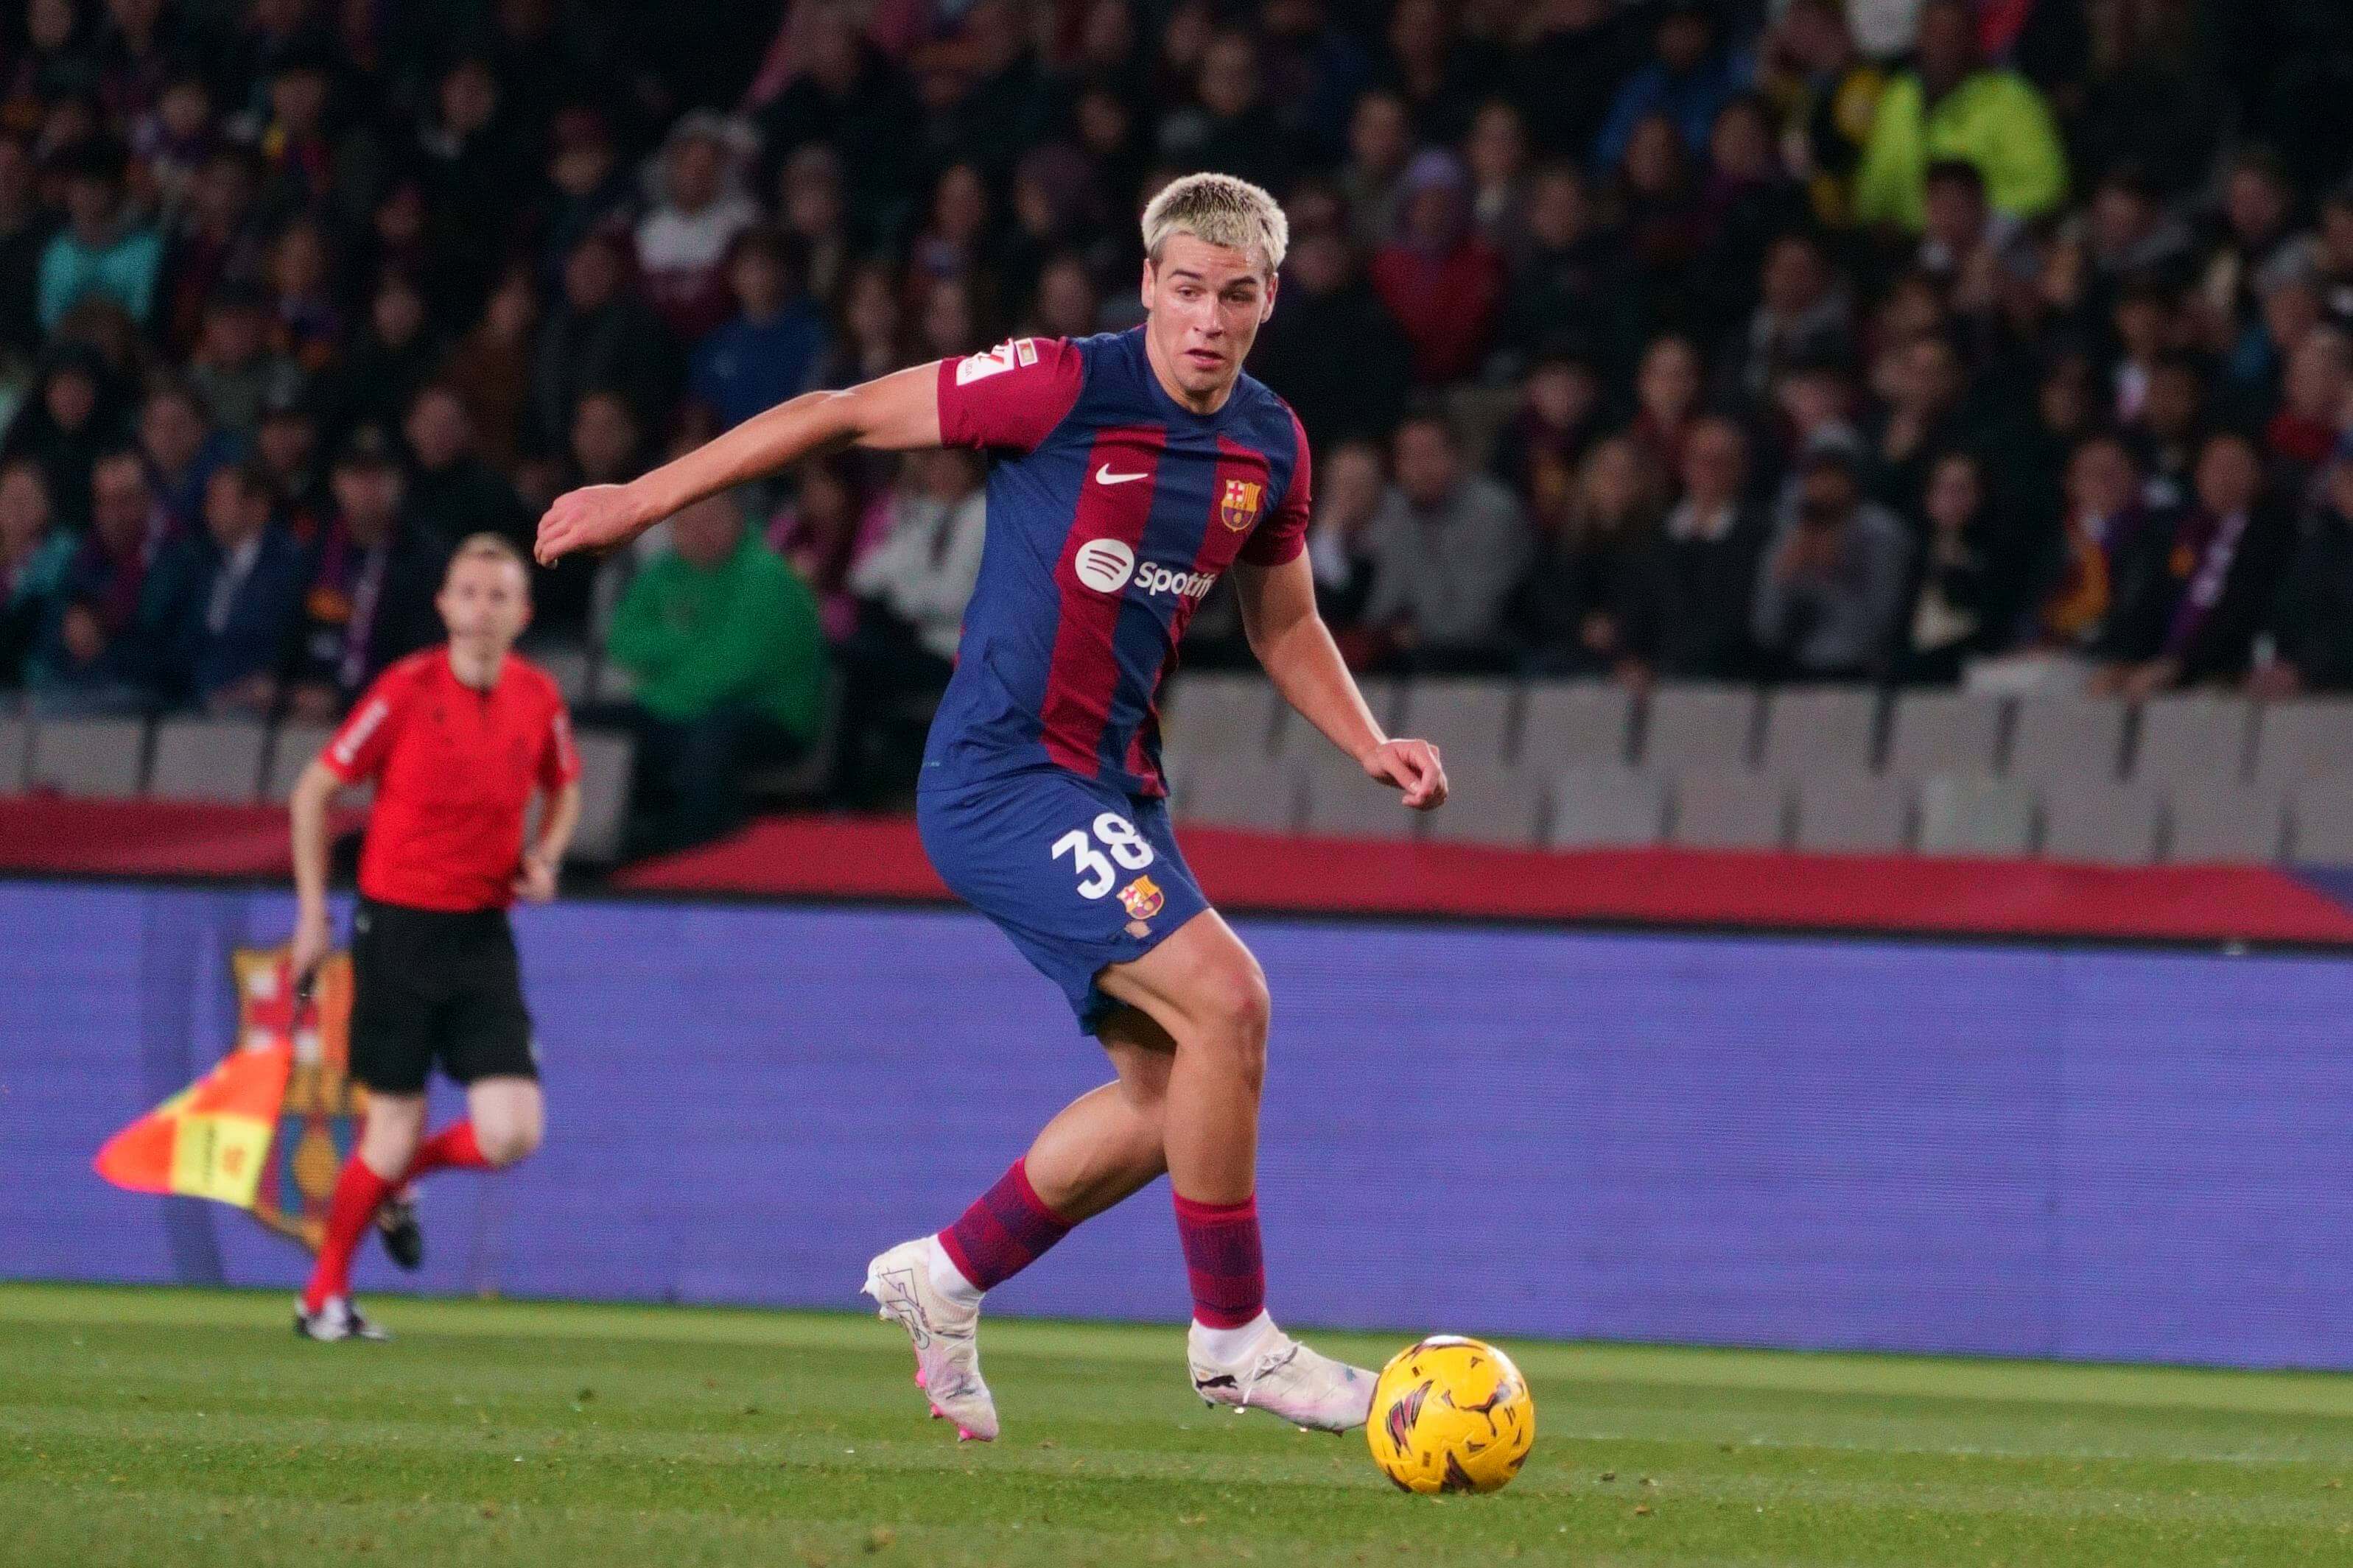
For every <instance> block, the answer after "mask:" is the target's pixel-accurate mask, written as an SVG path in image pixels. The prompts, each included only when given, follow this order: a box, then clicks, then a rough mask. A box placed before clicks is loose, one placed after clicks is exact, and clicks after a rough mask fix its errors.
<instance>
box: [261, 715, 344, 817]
mask: <svg viewBox="0 0 2353 1568" xmlns="http://www.w3.org/2000/svg"><path fill="white" fill-rule="evenodd" d="M334 732H335V731H334V729H333V727H332V726H331V725H327V724H302V723H296V722H293V721H288V722H286V723H283V724H280V725H279V726H278V732H277V733H276V734H275V735H272V736H271V737H270V742H269V769H268V771H267V772H266V773H263V775H262V786H261V794H262V798H263V799H265V800H267V801H269V803H270V804H271V805H285V804H286V802H287V800H288V799H289V797H290V796H291V795H293V794H294V781H295V780H296V779H299V778H301V776H302V770H303V769H304V768H307V767H309V766H310V765H311V758H313V757H315V756H317V755H318V754H319V752H320V749H321V748H322V747H323V746H325V745H326V743H327V742H328V739H329V738H330V737H331V736H332V735H333V734H334Z"/></svg>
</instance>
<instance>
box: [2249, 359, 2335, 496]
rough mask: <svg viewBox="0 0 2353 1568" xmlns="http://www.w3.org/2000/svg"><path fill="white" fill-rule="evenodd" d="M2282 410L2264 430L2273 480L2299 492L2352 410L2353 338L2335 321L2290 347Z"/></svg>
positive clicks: (2285, 492) (2290, 491)
mask: <svg viewBox="0 0 2353 1568" xmlns="http://www.w3.org/2000/svg"><path fill="white" fill-rule="evenodd" d="M2281 391H2282V397H2281V400H2280V406H2279V412H2278V413H2277V414H2274V415H2273V416H2272V420H2271V423H2270V424H2269V425H2268V426H2265V427H2264V430H2263V449H2264V453H2265V455H2266V456H2267V457H2268V458H2270V460H2271V467H2272V481H2273V483H2274V486H2275V487H2276V488H2277V489H2278V490H2279V492H2280V493H2281V494H2282V495H2287V496H2300V495H2302V494H2303V493H2304V491H2305V487H2306V485H2307V484H2309V483H2310V482H2311V480H2312V477H2313V475H2314V474H2315V473H2316V472H2317V471H2318V469H2319V468H2320V465H2321V464H2322V463H2324V462H2326V461H2327V459H2328V457H2329V455H2330V454H2331V453H2332V452H2334V451H2335V450H2336V449H2337V439H2338V437H2339V434H2340V433H2341V432H2342V431H2343V430H2344V429H2345V423H2346V415H2347V413H2348V411H2353V342H2348V339H2347V337H2346V335H2345V333H2343V332H2341V331H2337V329H2336V328H2334V327H2314V328H2312V329H2311V330H2310V331H2306V333H2305V334H2304V335H2303V336H2302V337H2301V338H2300V339H2298V340H2297V341H2296V342H2295V345H2294V346H2293V347H2292V348H2291V349H2290V350H2289V352H2288V361H2287V374H2286V375H2285V376H2284V378H2283V383H2282V387H2281Z"/></svg>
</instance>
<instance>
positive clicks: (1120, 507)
mask: <svg viewBox="0 0 2353 1568" xmlns="http://www.w3.org/2000/svg"><path fill="white" fill-rule="evenodd" d="M939 409H940V438H941V441H942V443H943V444H944V445H946V446H951V447H974V448H977V449H979V450H982V451H985V452H987V454H988V455H989V468H988V527H987V541H986V542H985V544H984V545H983V546H982V550H981V561H980V578H979V581H978V583H977V584H976V585H975V587H974V589H973V595H972V599H971V602H970V603H969V604H968V605H966V606H965V619H964V635H963V637H962V639H961V641H960V642H959V644H958V647H957V652H956V668H955V677H954V678H953V679H951V680H950V681H949V682H948V689H947V694H946V695H945V697H944V698H943V699H942V700H941V703H940V709H939V713H938V716H937V717H936V718H935V719H934V721H933V724H932V732H931V739H930V742H928V744H927V745H926V746H925V748H924V753H923V778H922V787H923V788H925V789H939V788H944V787H954V786H957V785H961V784H968V783H972V782H975V781H977V780H981V779H987V778H995V777H998V776H1001V775H1003V774H1005V773H1015V772H1018V771H1020V770H1022V769H1025V768H1035V767H1041V766H1047V765H1051V766H1056V767H1060V768H1066V769H1068V770H1070V771H1071V772H1072V773H1078V774H1080V775H1082V776H1083V777H1086V778H1091V779H1100V780H1102V781H1103V783H1105V784H1112V785H1113V786H1115V787H1117V788H1120V789H1123V790H1124V791H1126V792H1127V793H1128V794H1130V795H1165V794H1166V786H1165V785H1164V784H1163V783H1162V781H1161V774H1160V722H1159V717H1158V713H1157V710H1156V709H1155V700H1156V699H1157V697H1158V694H1159V690H1160V683H1161V681H1162V680H1163V679H1165V678H1166V675H1167V673H1168V671H1169V670H1170V669H1172V668H1175V666H1176V645H1177V643H1178V642H1179V641H1180V640H1181V639H1182V638H1183V637H1184V635H1185V626H1186V624H1187V622H1188V621H1190V620H1191V619H1192V616H1193V612H1194V611H1195V610H1196V609H1197V608H1198V607H1199V605H1200V603H1201V601H1202V600H1203V599H1205V598H1207V597H1208V594H1209V590H1210V589H1212V588H1214V587H1215V586H1216V585H1217V583H1218V579H1219V577H1220V576H1222V575H1224V574H1225V573H1226V571H1227V570H1228V569H1229V567H1231V566H1232V565H1233V563H1235V562H1236V561H1237V560H1241V561H1247V562H1250V563H1253V564H1256V565H1261V566H1279V565H1282V563H1285V562H1288V561H1290V560H1292V559H1293V557H1295V556H1297V555H1298V554H1299V552H1301V550H1303V548H1304V547H1305V543H1306V532H1307V513H1308V503H1309V496H1308V458H1307V439H1306V436H1305V434H1304V433H1303V431H1302V430H1301V429H1300V427H1299V420H1298V418H1297V416H1294V415H1293V413H1292V412H1291V408H1290V405H1287V404H1285V403H1284V402H1283V401H1282V399H1281V398H1280V397H1277V396H1276V395H1274V394H1273V393H1271V392H1270V391H1268V390H1267V389H1266V387H1265V386H1264V385H1262V384H1260V383H1259V382H1257V381H1255V380H1253V379H1252V378H1251V377H1250V376H1249V375H1247V374H1245V375H1243V376H1241V377H1240V378H1239V379H1238V380H1237V381H1236V383H1235V384H1234V390H1233V394H1232V395H1231V396H1229V398H1227V400H1226V403H1225V405H1224V406H1223V407H1221V408H1219V410H1218V411H1217V412H1216V413H1215V414H1209V415H1202V414H1196V413H1194V412H1193V411H1192V410H1190V409H1188V408H1187V407H1185V406H1184V405H1182V404H1180V403H1178V402H1177V401H1176V399H1175V398H1174V397H1171V396H1170V395H1168V392H1167V389H1166V388H1165V387H1163V386H1162V385H1161V384H1160V380H1159V377H1157V376H1156V375H1155V374H1153V371H1152V366H1151V365H1150V363H1148V362H1147V361H1146V360H1145V350H1144V329H1143V328H1141V327H1138V328H1135V329H1134V330H1132V331H1125V332H1115V333H1106V334H1104V335H1103V336H1100V337H1092V338H1078V339H1071V340H1059V339H1050V338H1019V339H1016V340H1015V341H1013V342H1008V343H1005V344H1002V345H1000V346H999V347H997V348H996V349H994V350H992V351H990V352H989V353H982V354H975V355H973V356H972V357H970V358H969V359H963V360H949V361H944V362H943V363H942V364H941V366H940V371H939Z"/></svg>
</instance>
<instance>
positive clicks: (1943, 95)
mask: <svg viewBox="0 0 2353 1568" xmlns="http://www.w3.org/2000/svg"><path fill="white" fill-rule="evenodd" d="M1942 159H1957V160H1959V161H1961V162H1963V163H1972V164H1974V165H1976V167H1977V170H1978V173H1979V174H1982V175H1983V176H1984V177H1985V188H1986V196H1987V199H1988V200H1989V201H1990V202H1991V203H1992V205H1993V207H1994V210H1995V211H1997V212H2000V213H2002V214H2004V215H2006V216H2010V217H2015V218H2032V217H2040V216H2042V215H2043V214H2044V213H2047V212H2049V211H2050V210H2051V209H2052V207H2054V206H2056V205H2059V203H2060V202H2062V201H2063V200H2064V199H2065V198H2066V195H2067V156H2066V153H2065V151H2064V150H2063V148H2062V147H2061V145H2060V143H2059V135H2058V132H2057V130H2056V128H2055V127H2054V126H2053V125H2052V121H2051V111H2050V108H2049V106H2048V105H2046V104H2045V103H2044V102H2043V100H2042V94H2041V93H2039V92H2037V91H2036V90H2035V89H2034V87H2033V85H2032V84H2031V83H2030V82H2028V81H2027V79H2025V78H2024V77H2021V76H2020V75H2018V74H2017V73H2016V72H2014V71H2009V70H2003V69H2001V68H1997V67H1991V66H1988V65H1987V64H1986V63H1985V62H1984V61H1983V60H1982V59H1981V58H1979V56H1978V38H1977V20H1976V18H1975V17H1974V16H1972V15H1971V14H1970V11H1969V7H1968V0H1927V3H1926V5H1922V6H1921V8H1920V32H1919V54H1918V57H1917V60H1916V63H1915V67H1914V68H1913V69H1911V70H1908V71H1905V72H1904V73H1903V74H1901V75H1899V76H1897V77H1896V78H1895V79H1894V80H1893V81H1891V82H1889V83H1888V84H1887V90H1886V92H1885V93H1884V95H1883V96H1882V97H1881V99H1880V100H1879V110H1878V114H1877V116H1876V118H1875V119H1874V120H1873V122H1872V130H1871V141H1870V142H1869V144H1868V145H1867V146H1866V147H1865V149H1864V151H1863V161H1862V170H1861V171H1860V173H1859V174H1857V175H1856V179H1855V191H1854V216H1856V218H1857V219H1859V220H1860V221H1862V222H1863V223H1866V224H1874V225H1883V226H1890V227H1894V228H1899V229H1902V230H1904V231H1905V232H1907V233H1911V234H1917V233H1919V232H1920V230H1921V228H1922V227H1923V226H1924V225H1925V224H1926V221H1927V213H1926V207H1927V179H1928V165H1929V164H1930V163H1935V162H1937V161H1939V160H1942Z"/></svg>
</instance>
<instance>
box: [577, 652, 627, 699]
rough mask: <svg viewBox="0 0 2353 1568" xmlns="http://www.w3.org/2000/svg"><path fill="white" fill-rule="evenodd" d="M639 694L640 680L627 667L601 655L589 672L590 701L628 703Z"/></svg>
mask: <svg viewBox="0 0 2353 1568" xmlns="http://www.w3.org/2000/svg"><path fill="white" fill-rule="evenodd" d="M637 694H638V678H637V677H636V676H634V675H631V674H630V673H629V670H628V666H627V665H624V664H621V663H619V662H617V660H615V659H613V658H608V657H606V656H604V655H601V654H600V655H599V656H598V657H597V658H596V660H595V661H594V662H593V663H592V664H591V665H590V667H589V671H588V700H590V701H592V702H627V701H628V700H629V699H630V698H632V697H635V696H636V695H637Z"/></svg>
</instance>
